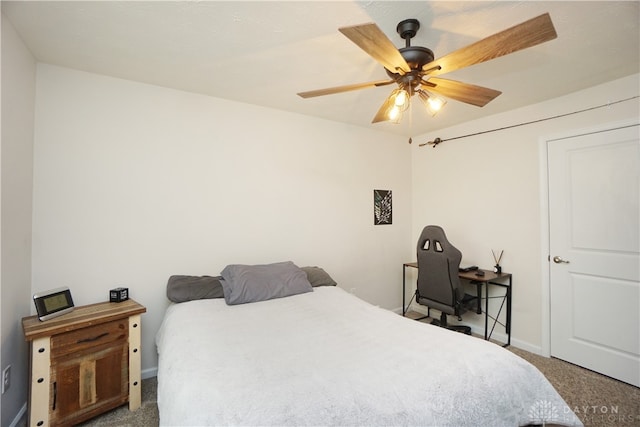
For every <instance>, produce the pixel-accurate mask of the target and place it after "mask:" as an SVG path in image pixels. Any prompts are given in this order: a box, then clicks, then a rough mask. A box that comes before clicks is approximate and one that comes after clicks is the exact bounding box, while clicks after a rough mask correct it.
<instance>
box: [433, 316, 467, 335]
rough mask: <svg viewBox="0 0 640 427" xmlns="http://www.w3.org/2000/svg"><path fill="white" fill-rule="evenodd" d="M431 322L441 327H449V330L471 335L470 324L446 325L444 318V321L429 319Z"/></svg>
mask: <svg viewBox="0 0 640 427" xmlns="http://www.w3.org/2000/svg"><path fill="white" fill-rule="evenodd" d="M431 324H432V325H435V326H440V327H441V328H446V329H449V330H450V331H455V332H461V333H463V334H466V335H471V327H470V326H464V325H447V322H446V320H445V321H444V322H442V321H440V320H438V319H433V320H432V321H431Z"/></svg>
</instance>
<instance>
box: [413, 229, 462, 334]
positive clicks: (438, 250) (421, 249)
mask: <svg viewBox="0 0 640 427" xmlns="http://www.w3.org/2000/svg"><path fill="white" fill-rule="evenodd" d="M417 255H418V286H417V288H416V302H417V303H418V304H421V305H425V306H427V307H429V310H431V309H432V308H435V309H436V310H438V311H440V312H441V313H442V314H441V316H440V320H439V321H438V320H433V322H431V323H432V324H435V325H438V326H442V327H445V328H447V329H451V330H455V331H458V332H464V333H465V334H469V335H470V334H471V328H470V327H469V326H458V325H456V326H453V325H447V315H448V314H452V315H455V316H458V320H462V317H461V314H462V313H463V312H464V311H465V310H464V307H463V305H462V299H463V298H464V296H465V294H464V289H463V288H462V286H461V284H460V278H459V277H458V268H460V260H461V259H462V253H461V252H460V251H459V250H458V249H456V248H455V247H454V246H453V245H452V244H451V243H449V241H448V240H447V236H446V235H445V234H444V230H443V229H442V228H441V227H438V226H437V225H428V226H426V227H425V228H424V229H423V230H422V234H420V238H419V239H418V247H417Z"/></svg>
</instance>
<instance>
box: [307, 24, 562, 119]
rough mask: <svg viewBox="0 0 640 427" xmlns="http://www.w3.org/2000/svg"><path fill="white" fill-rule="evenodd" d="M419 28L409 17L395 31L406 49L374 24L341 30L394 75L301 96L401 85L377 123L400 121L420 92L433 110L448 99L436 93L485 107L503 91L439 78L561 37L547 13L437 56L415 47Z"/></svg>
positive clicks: (309, 96) (380, 113) (430, 109)
mask: <svg viewBox="0 0 640 427" xmlns="http://www.w3.org/2000/svg"><path fill="white" fill-rule="evenodd" d="M419 28H420V22H419V21H418V20H417V19H405V20H403V21H401V22H400V23H399V24H398V26H397V28H396V31H397V32H398V34H399V35H400V37H401V38H403V39H404V40H405V43H406V46H405V47H404V48H401V49H397V48H396V47H395V46H394V45H393V42H391V40H389V38H387V36H386V35H385V34H384V33H383V32H382V31H381V30H380V28H378V26H377V25H376V24H374V23H369V24H362V25H355V26H352V27H343V28H339V31H340V32H341V33H342V34H344V35H345V36H346V37H347V38H348V39H349V40H351V41H352V42H354V43H355V44H356V45H358V46H359V47H360V48H361V49H362V50H364V51H365V52H366V53H367V54H369V55H370V56H371V57H373V58H374V59H375V60H376V61H378V62H379V63H380V64H382V66H384V68H385V69H386V72H387V74H388V75H389V78H390V79H388V80H378V81H373V82H368V83H356V84H351V85H346V86H337V87H331V88H326V89H319V90H312V91H308V92H300V93H298V95H299V96H301V97H302V98H312V97H316V96H323V95H331V94H335V93H341V92H347V91H351V90H357V89H366V88H371V87H378V86H386V85H389V84H392V83H396V84H397V85H398V87H397V89H394V90H393V91H392V93H391V95H390V96H389V97H388V98H387V99H386V100H385V101H384V103H383V104H382V106H381V107H380V109H379V110H378V112H377V113H376V115H375V116H374V118H373V120H372V123H377V122H381V121H391V122H395V123H398V122H399V121H400V118H401V117H402V112H403V111H404V110H406V109H407V107H408V105H409V103H410V99H411V97H412V96H414V95H418V97H419V99H420V100H421V101H423V102H424V104H425V106H426V108H427V109H428V110H429V111H430V112H431V113H432V114H435V112H437V109H438V107H439V106H442V105H443V104H444V103H445V102H446V101H445V100H444V99H442V98H440V97H439V96H437V95H441V96H443V97H446V98H451V99H454V100H456V101H460V102H464V103H467V104H471V105H475V106H478V107H483V106H485V105H486V104H487V103H489V102H490V101H492V100H493V99H494V98H496V97H497V96H498V95H500V94H501V93H502V92H500V91H497V90H494V89H489V88H485V87H481V86H476V85H472V84H469V83H463V82H459V81H455V80H449V79H443V78H438V77H436V76H439V75H441V74H445V73H449V72H452V71H455V70H459V69H461V68H464V67H468V66H471V65H474V64H479V63H482V62H485V61H489V60H491V59H495V58H499V57H501V56H504V55H508V54H510V53H514V52H517V51H519V50H522V49H526V48H529V47H532V46H535V45H538V44H540V43H544V42H547V41H549V40H553V39H555V38H556V37H557V34H556V30H555V28H554V27H553V23H552V22H551V17H550V16H549V14H548V13H545V14H543V15H540V16H538V17H536V18H533V19H530V20H528V21H525V22H523V23H521V24H518V25H515V26H513V27H511V28H508V29H506V30H504V31H501V32H499V33H496V34H494V35H492V36H489V37H487V38H484V39H482V40H479V41H477V42H475V43H472V44H470V45H468V46H466V47H463V48H461V49H458V50H456V51H453V52H451V53H449V54H448V55H445V56H443V57H441V58H439V59H434V54H433V52H432V51H431V49H427V48H426V47H420V46H411V39H412V38H413V37H414V36H415V35H416V33H417V32H418V29H419Z"/></svg>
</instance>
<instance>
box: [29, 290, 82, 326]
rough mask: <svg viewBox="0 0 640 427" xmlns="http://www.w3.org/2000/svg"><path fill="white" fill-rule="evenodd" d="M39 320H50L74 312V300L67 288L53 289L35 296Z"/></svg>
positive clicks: (34, 300)
mask: <svg viewBox="0 0 640 427" xmlns="http://www.w3.org/2000/svg"><path fill="white" fill-rule="evenodd" d="M33 302H34V303H35V305H36V311H37V312H38V319H40V320H49V319H52V318H54V317H57V316H61V315H63V314H65V313H69V312H70V311H72V310H73V307H74V305H73V298H72V297H71V291H70V290H69V288H67V287H62V288H56V289H51V290H48V291H43V292H38V293H37V294H33Z"/></svg>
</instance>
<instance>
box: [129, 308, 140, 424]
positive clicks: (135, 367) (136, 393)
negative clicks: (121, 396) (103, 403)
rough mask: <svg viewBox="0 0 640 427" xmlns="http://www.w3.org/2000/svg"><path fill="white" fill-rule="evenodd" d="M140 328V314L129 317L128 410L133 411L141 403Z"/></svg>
mask: <svg viewBox="0 0 640 427" xmlns="http://www.w3.org/2000/svg"><path fill="white" fill-rule="evenodd" d="M141 329H142V324H141V323H140V315H139V314H137V315H134V316H130V317H129V410H130V411H134V410H136V409H138V408H139V407H140V405H141V404H142V376H141V365H142V364H141V353H142V351H141V347H140V343H141Z"/></svg>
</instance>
